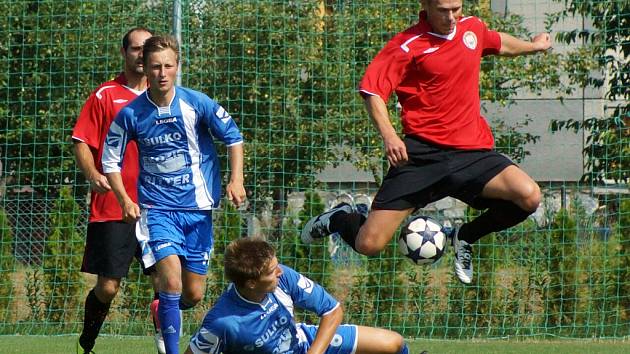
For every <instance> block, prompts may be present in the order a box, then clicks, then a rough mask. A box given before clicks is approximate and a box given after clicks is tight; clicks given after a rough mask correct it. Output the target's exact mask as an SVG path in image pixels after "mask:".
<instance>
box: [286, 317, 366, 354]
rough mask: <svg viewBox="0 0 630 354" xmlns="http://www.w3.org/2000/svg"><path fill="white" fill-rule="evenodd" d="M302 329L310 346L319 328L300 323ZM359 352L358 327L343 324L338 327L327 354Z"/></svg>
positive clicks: (352, 353)
mask: <svg viewBox="0 0 630 354" xmlns="http://www.w3.org/2000/svg"><path fill="white" fill-rule="evenodd" d="M298 326H300V327H301V328H302V330H303V331H304V334H306V338H307V339H308V343H309V346H310V344H311V343H313V340H315V335H316V334H317V328H318V326H313V325H307V324H304V323H299V324H298ZM356 351H357V326H356V325H349V324H342V325H339V327H337V332H336V333H335V336H334V337H333V339H332V341H331V342H330V345H329V346H328V348H327V349H326V354H354V353H356Z"/></svg>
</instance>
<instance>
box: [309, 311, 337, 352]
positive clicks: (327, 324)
mask: <svg viewBox="0 0 630 354" xmlns="http://www.w3.org/2000/svg"><path fill="white" fill-rule="evenodd" d="M342 319H343V310H342V309H341V305H338V306H337V307H336V308H335V309H334V310H332V311H331V312H329V313H327V314H325V315H324V316H322V317H321V319H320V321H319V327H318V328H317V334H316V335H315V339H314V340H313V343H312V344H311V347H310V348H309V349H308V352H307V353H308V354H318V353H325V352H326V349H327V348H328V345H330V342H332V339H333V336H334V335H335V332H336V331H337V327H339V325H340V324H341V320H342Z"/></svg>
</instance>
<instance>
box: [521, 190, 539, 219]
mask: <svg viewBox="0 0 630 354" xmlns="http://www.w3.org/2000/svg"><path fill="white" fill-rule="evenodd" d="M541 200H542V193H541V192H540V187H539V186H538V184H536V183H531V184H530V185H529V186H528V188H527V193H526V195H525V198H523V199H522V205H521V208H523V210H525V211H527V212H529V213H533V212H535V211H536V209H538V206H539V205H540V202H541Z"/></svg>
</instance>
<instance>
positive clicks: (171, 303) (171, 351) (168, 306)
mask: <svg viewBox="0 0 630 354" xmlns="http://www.w3.org/2000/svg"><path fill="white" fill-rule="evenodd" d="M181 296H182V294H169V293H164V292H160V305H159V306H158V317H159V318H160V329H161V330H162V337H164V346H165V347H166V353H167V354H178V353H179V332H180V329H181V327H182V320H181V317H180V316H179V299H180V298H181Z"/></svg>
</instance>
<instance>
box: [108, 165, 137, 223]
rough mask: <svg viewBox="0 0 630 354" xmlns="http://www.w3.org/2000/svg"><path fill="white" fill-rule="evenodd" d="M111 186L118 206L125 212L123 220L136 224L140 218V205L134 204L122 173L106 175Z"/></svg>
mask: <svg viewBox="0 0 630 354" xmlns="http://www.w3.org/2000/svg"><path fill="white" fill-rule="evenodd" d="M105 175H106V176H107V180H108V181H109V185H110V186H111V187H112V192H114V194H115V195H116V199H118V204H120V208H121V209H122V212H123V220H124V221H125V222H128V223H131V224H133V223H135V222H136V220H138V218H140V208H139V207H138V204H136V203H134V202H133V200H132V199H131V197H129V194H127V190H125V185H124V184H123V180H122V175H121V174H120V172H110V173H106V174H105Z"/></svg>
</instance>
